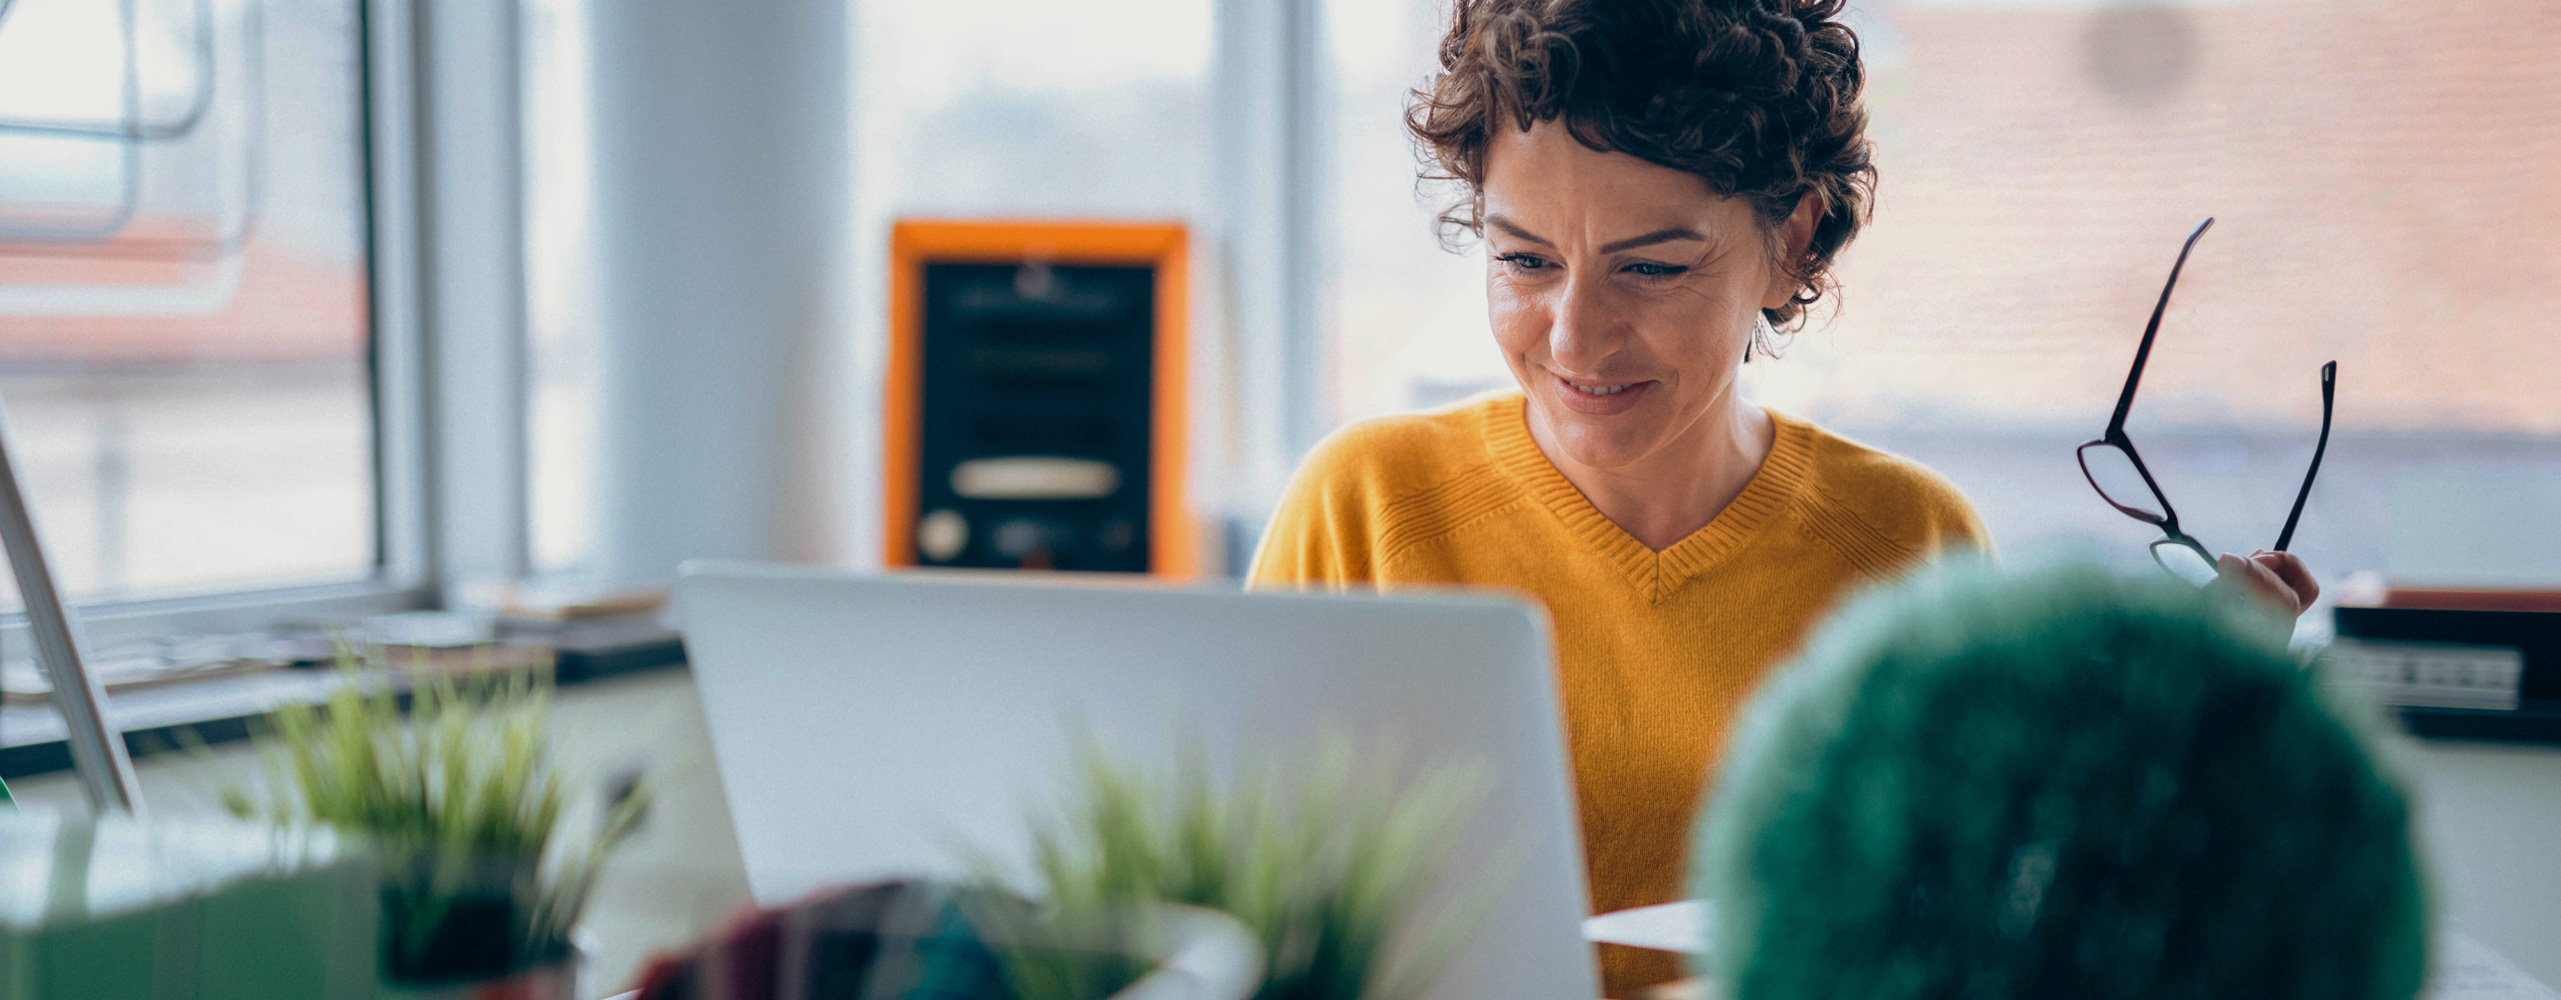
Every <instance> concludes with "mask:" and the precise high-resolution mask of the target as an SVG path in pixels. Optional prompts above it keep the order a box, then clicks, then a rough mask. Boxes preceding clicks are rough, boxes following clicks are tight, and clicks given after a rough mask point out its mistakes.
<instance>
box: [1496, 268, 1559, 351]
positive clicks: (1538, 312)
mask: <svg viewBox="0 0 2561 1000" xmlns="http://www.w3.org/2000/svg"><path fill="white" fill-rule="evenodd" d="M1485 313H1486V318H1487V319H1488V320H1489V321H1490V322H1491V325H1492V326H1493V328H1494V343H1495V344H1496V345H1498V346H1500V347H1501V348H1502V349H1503V353H1504V354H1505V355H1506V356H1510V355H1519V354H1525V353H1530V352H1532V351H1535V350H1537V349H1538V348H1540V347H1542V346H1543V345H1545V344H1546V343H1547V330H1548V327H1549V326H1550V323H1549V322H1548V312H1547V304H1546V302H1545V301H1544V300H1542V299H1541V298H1540V297H1539V296H1538V295H1537V294H1535V293H1533V292H1531V291H1529V290H1527V289H1523V288H1519V287H1516V286H1514V285H1512V284H1510V283H1508V282H1505V281H1502V280H1500V279H1497V280H1493V281H1489V282H1486V284H1485Z"/></svg>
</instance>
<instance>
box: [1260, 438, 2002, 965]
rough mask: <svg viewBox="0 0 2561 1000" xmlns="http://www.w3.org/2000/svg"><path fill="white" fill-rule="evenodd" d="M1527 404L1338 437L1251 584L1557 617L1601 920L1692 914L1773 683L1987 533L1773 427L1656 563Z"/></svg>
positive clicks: (1900, 477) (1907, 474) (1905, 487)
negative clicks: (1751, 717)
mask: <svg viewBox="0 0 2561 1000" xmlns="http://www.w3.org/2000/svg"><path fill="white" fill-rule="evenodd" d="M1525 407H1526V401H1525V400H1523V399H1522V397H1521V396H1520V394H1519V393H1504V394H1499V395H1494V396H1488V397H1482V398H1479V399H1476V400H1472V401H1470V402H1467V403H1462V404H1460V405H1458V406H1455V407H1451V408H1448V409H1443V410H1438V411H1434V412H1430V413H1422V414H1413V415H1406V416H1396V417H1387V418H1382V419H1378V420H1371V421H1366V422H1363V423H1359V424H1356V425H1353V426H1351V427H1348V428H1345V429H1343V430H1342V431H1341V432H1339V433H1336V434H1335V435H1334V436H1333V437H1331V438H1329V439H1327V440H1326V441H1325V442H1324V443H1323V444H1322V445H1319V446H1318V447H1317V449H1316V452H1315V454H1313V455H1310V456H1309V457H1308V459H1307V462H1306V464H1304V465H1303V466H1301V467H1300V468H1299V470H1298V475H1297V477H1296V479H1295V480H1293V481H1292V482H1291V484H1290V487H1289V491H1288V494H1287V495H1286V496H1285V497H1284V498H1283V499H1282V501H1281V506H1280V509H1279V511H1278V512H1277V513H1275V514H1274V515H1273V517H1272V523H1271V527H1270V529H1269V530H1268V531H1266V532H1265V533H1264V535H1263V541H1262V546H1261V548H1260V550H1259V551H1257V552H1256V553H1255V556H1254V566H1253V570H1252V576H1251V582H1252V584H1253V585H1255V586H1260V587H1276V586H1292V585H1297V586H1315V585H1321V586H1331V587H1337V588H1340V587H1350V586H1378V587H1382V588H1393V587H1395V586H1397V585H1400V584H1435V585H1447V584H1467V585H1472V586H1487V587H1500V588H1506V589H1510V590H1514V591H1518V592H1520V593H1522V594H1525V595H1528V596H1529V597H1532V598H1534V599H1536V600H1537V601H1538V602H1540V603H1541V604H1544V605H1545V606H1546V607H1547V611H1548V615H1549V617H1550V618H1551V619H1552V620H1553V622H1554V627H1555V633H1556V662H1557V670H1558V672H1559V675H1560V679H1559V686H1560V690H1561V691H1562V692H1563V697H1564V702H1565V730H1566V739H1567V742H1568V743H1569V744H1570V745H1571V751H1572V755H1573V772H1574V780H1575V785H1576V788H1575V791H1576V795H1577V798H1578V800H1579V803H1580V807H1581V811H1582V824H1583V840H1584V852H1585V863H1586V864H1587V866H1588V871H1589V874H1590V879H1591V894H1592V899H1591V903H1592V908H1593V910H1594V911H1595V912H1606V911H1610V910H1619V909H1625V908H1627V907H1631V906H1646V905H1650V904H1654V903H1663V902H1670V901H1672V900H1676V899H1680V898H1682V897H1683V896H1684V895H1685V892H1684V885H1683V881H1684V875H1683V859H1684V856H1685V853H1686V848H1687V846H1688V843H1689V835H1690V823H1691V819H1692V817H1693V814H1694V812H1695V811H1696V809H1697V807H1698V804H1699V802H1700V801H1701V799H1700V792H1701V790H1702V788H1703V787H1704V786H1705V784H1706V781H1707V777H1708V774H1709V771H1710V768H1711V767H1712V766H1713V764H1714V762H1715V760H1716V758H1717V754H1718V752H1719V750H1720V748H1721V746H1722V745H1723V742H1724V739H1725V730H1726V723H1727V721H1728V720H1729V719H1731V718H1732V716H1733V715H1734V713H1735V711H1736V710H1737V709H1738V708H1739V707H1740V706H1741V705H1742V703H1743V700H1744V699H1745V698H1746V697H1747V696H1748V695H1749V694H1750V693H1751V691H1752V689H1753V687H1754V685H1756V684H1758V683H1759V682H1760V680H1761V677H1762V675H1763V674H1765V673H1767V672H1768V670H1769V669H1770V667H1771V666H1772V665H1774V664H1776V663H1777V662H1779V661H1780V660H1782V659H1784V658H1785V657H1786V656H1788V655H1789V654H1790V653H1792V652H1794V651H1795V649H1796V647H1797V645H1798V643H1799V642H1800V641H1801V640H1802V639H1803V638H1804V637H1805V635H1806V633H1807V632H1808V631H1809V630H1810V629H1811V628H1812V626H1813V625H1814V624H1815V623H1816V622H1817V621H1819V620H1820V619H1821V618H1822V617H1823V615H1824V614H1825V612H1827V611H1828V610H1829V609H1830V608H1831V607H1832V606H1833V605H1834V604H1835V603H1837V602H1838V601H1839V600H1840V598H1841V597H1842V596H1843V595H1844V594H1845V593H1846V592H1847V591H1850V590H1853V589H1855V588H1857V587H1859V586H1861V585H1862V584H1865V583H1868V582H1871V581H1875V580H1880V579H1884V578H1887V577H1890V576H1893V575H1895V574H1897V573H1899V572H1900V571H1902V570H1903V569H1904V568H1906V567H1908V566H1909V565H1911V564H1912V563H1914V562H1916V561H1918V560H1921V559H1924V558H1926V557H1928V556H1930V555H1931V554H1933V553H1935V552H1937V551H1939V550H1941V549H1945V548H1948V547H1951V546H1956V547H1966V548H1979V547H1982V546H1983V544H1984V542H1983V538H1984V534H1983V526H1982V523H1981V522H1980V521H1979V520H1977V519H1976V517H1975V514H1974V510H1973V508H1972V507H1971V506H1969V505H1968V504H1967V503H1966V502H1965V498H1964V496H1963V495H1961V494H1959V493H1958V492H1957V491H1956V488H1955V487H1954V486H1952V485H1950V484H1949V483H1948V482H1947V481H1946V480H1944V479H1941V478H1939V476H1938V475H1937V474H1935V473H1932V472H1931V471H1929V470H1928V469H1926V468H1923V467H1922V466H1920V465H1918V464H1916V463H1914V462H1911V461H1909V460H1906V459H1902V458H1898V457H1895V456H1893V455H1889V454H1886V453H1884V452H1881V451H1877V450H1875V449H1872V448H1868V447H1866V446H1863V445H1860V444H1857V443H1855V442H1852V441H1849V440H1846V439H1843V438H1840V437H1837V436H1834V435H1832V434H1830V433H1827V432H1825V431H1823V430H1821V429H1819V428H1816V427H1814V426H1813V425H1811V424H1808V423H1805V422H1804V421H1801V420H1797V419H1794V418H1792V417H1787V416H1783V415H1781V414H1778V413H1772V414H1771V415H1770V416H1771V419H1772V420H1774V421H1775V422H1776V423H1777V425H1778V433H1777V438H1776V441H1775V442H1774V443H1773V445H1772V446H1771V448H1770V455H1769V458H1768V459H1767V460H1766V461H1765V462H1763V463H1762V465H1761V469H1760V472H1759V473H1758V474H1757V475H1755V476H1754V477H1753V478H1752V481H1751V483H1750V484H1749V485H1747V486H1746V487H1744V490H1743V492H1742V494H1741V495H1740V496H1738V497H1736V498H1735V499H1734V502H1733V503H1732V504H1731V505H1730V506H1728V507H1727V508H1726V509H1725V510H1724V512H1723V513H1720V514H1718V515H1717V517H1716V519H1715V520H1714V521H1713V522H1710V523H1709V524H1708V525H1707V527H1705V528H1702V529H1700V530H1699V531H1698V533H1697V534H1694V535H1691V536H1690V537H1688V538H1685V539H1682V540H1681V541H1680V542H1679V543H1678V544H1675V545H1673V546H1672V547H1671V548H1668V549H1665V550H1663V551H1661V552H1655V551H1653V550H1651V549H1648V548H1647V547H1646V546H1645V544H1644V543H1642V542H1639V541H1637V540H1636V539H1635V538H1634V537H1632V536H1630V535H1628V534H1627V533H1626V532H1625V531H1622V530H1620V529H1619V527H1618V526H1617V525H1616V524H1614V523H1612V522H1611V521H1610V520H1609V519H1608V518H1607V517H1605V516H1603V515H1602V514H1601V512H1600V511H1599V510H1597V509H1595V508H1593V506H1592V505H1591V503H1590V502H1589V501H1586V500H1585V499H1584V498H1583V495H1582V493H1581V492H1579V491H1577V490H1576V489H1575V488H1574V485H1573V484H1572V483H1570V482H1567V481H1566V479H1565V476H1564V474H1563V473H1560V472H1558V471H1557V470H1556V467H1555V466H1554V465H1552V464H1550V463H1549V462H1548V460H1547V457H1546V455H1545V454H1543V453H1542V452H1540V451H1539V449H1538V445H1537V444H1536V443H1535V442H1534V441H1532V440H1531V439H1530V434H1529V426H1528V424H1527V423H1526V421H1525V419H1524V412H1523V411H1524V409H1525ZM1602 962H1603V970H1604V979H1605V980H1606V989H1608V990H1609V995H1611V996H1623V995H1628V994H1629V993H1631V992H1632V991H1633V990H1634V989H1635V988H1637V987H1641V986H1644V985H1647V984H1650V983H1654V982H1659V981H1662V980H1664V979H1669V978H1672V977H1673V976H1674V975H1676V974H1677V973H1678V969H1677V966H1676V965H1675V964H1674V962H1673V960H1672V959H1671V957H1670V956H1669V955H1665V954H1663V953H1659V952H1637V951H1634V950H1630V949H1617V948H1607V949H1604V950H1603V954H1602Z"/></svg>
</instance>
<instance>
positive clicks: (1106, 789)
mask: <svg viewBox="0 0 2561 1000" xmlns="http://www.w3.org/2000/svg"><path fill="white" fill-rule="evenodd" d="M1393 757H1394V755H1392V754H1372V755H1369V756H1367V757H1364V756H1363V755H1362V754H1360V753H1357V752H1355V750H1354V749H1353V747H1352V746H1351V745H1350V744H1348V743H1346V742H1344V741H1341V740H1334V741H1328V742H1326V743H1325V744H1323V745H1322V746H1321V747H1320V748H1319V749H1318V750H1317V751H1316V752H1315V753H1313V754H1312V755H1310V757H1309V759H1308V760H1306V761H1305V762H1304V766H1302V767H1300V768H1296V769H1293V770H1291V771H1283V770H1281V769H1279V768H1275V767H1270V766H1263V767H1249V768H1243V769H1240V773H1239V775H1238V777H1237V779H1236V780H1235V781H1233V782H1230V783H1226V784H1224V785H1223V786H1222V784H1221V783H1220V782H1218V781H1217V780H1215V779H1214V778H1213V777H1212V775H1211V773H1210V768H1209V767H1208V766H1207V765H1206V764H1205V763H1203V761H1202V757H1201V755H1199V754H1197V753H1195V754H1193V755H1191V756H1190V757H1189V758H1187V759H1186V761H1185V762H1184V763H1183V764H1182V765H1181V766H1180V767H1179V768H1177V769H1175V770H1174V772H1173V773H1171V774H1163V773H1155V774H1151V773H1145V772H1140V771H1134V770H1128V769H1124V768H1121V767H1118V766H1115V765H1114V764H1112V763H1111V762H1110V761H1109V760H1107V759H1105V758H1104V757H1103V756H1102V754H1101V753H1100V752H1098V751H1096V750H1093V749H1091V748H1089V749H1088V750H1087V751H1086V752H1085V754H1084V755H1083V761H1082V766H1081V768H1080V770H1079V774H1078V779H1079V784H1078V787H1077V789H1076V791H1075V792H1074V793H1073V794H1071V796H1070V797H1069V800H1068V801H1069V806H1068V808H1067V810H1066V811H1065V812H1064V813H1063V814H1061V815H1055V816H1051V817H1046V818H1044V819H1040V820H1036V821H1035V822H1034V826H1033V834H1032V869H1033V870H1032V875H1033V885H1032V888H1033V890H1034V892H1035V894H1037V895H1039V896H1041V897H1042V898H1043V899H1044V901H1045V902H1046V903H1047V904H1048V911H1047V912H1048V913H1049V914H1050V919H1051V920H1052V921H1053V922H1054V923H1055V924H1056V925H1058V926H1062V927H1065V928H1068V929H1069V930H1070V932H1071V933H1070V936H1071V937H1075V938H1080V939H1086V940H1091V939H1094V938H1097V937H1115V936H1116V937H1118V938H1120V939H1124V940H1127V939H1132V938H1133V937H1137V938H1143V937H1146V936H1148V935H1150V934H1152V933H1153V931H1152V929H1151V928H1149V927H1147V926H1146V925H1145V924H1144V919H1145V918H1144V911H1143V909H1141V908H1139V907H1136V906H1133V904H1140V903H1144V902H1148V901H1164V902H1173V903H1185V904H1191V905H1195V906H1202V907H1207V908H1210V909H1216V910H1223V911H1226V912H1227V913H1230V914H1233V915H1234V916H1236V917H1237V918H1238V919H1239V920H1241V921H1242V922H1243V923H1244V924H1245V925H1246V926H1247V927H1249V928H1251V929H1252V930H1253V931H1254V933H1255V935H1256V937H1258V938H1260V939H1261V942H1262V944H1263V948H1264V951H1265V957H1266V962H1267V968H1266V971H1265V974H1264V982H1263V985H1262V987H1261V989H1259V990H1258V991H1257V992H1256V993H1255V996H1256V997H1257V1000H1402V998H1405V997H1409V996H1412V995H1413V994H1415V993H1416V992H1418V991H1419V990H1420V989H1421V988H1422V986H1423V985H1424V984H1425V983H1426V982H1428V980H1429V979H1430V977H1431V976H1432V975H1433V974H1434V973H1435V972H1437V971H1438V969H1439V967H1440V966H1441V965H1442V964H1443V963H1444V962H1445V960H1446V959H1447V958H1448V956H1449V954H1450V952H1451V951H1452V950H1453V949H1454V948H1455V947H1456V945H1457V944H1458V942H1459V940H1460V939H1461V937H1462V936H1463V935H1464V933H1465V931H1466V930H1467V927H1468V923H1467V921H1466V920H1465V919H1464V916H1463V915H1464V914H1465V913H1466V912H1468V910H1469V909H1470V908H1469V907H1467V906H1465V905H1463V904H1461V903H1458V902H1455V901H1449V900H1443V902H1444V903H1446V904H1447V905H1445V906H1444V907H1442V908H1440V909H1438V910H1436V911H1434V912H1429V913H1427V912H1426V911H1425V905H1426V903H1427V902H1430V901H1431V896H1432V894H1433V893H1434V891H1435V890H1436V889H1438V888H1439V887H1440V879H1441V875H1442V868H1443V864H1444V861H1445V859H1446V858H1447V857H1448V855H1449V848H1450V846H1451V844H1452V842H1453V841H1454V840H1455V839H1456V837H1457V835H1458V832H1459V830H1460V827H1461V825H1462V823H1463V821H1464V820H1466V819H1467V818H1469V817H1470V816H1471V815H1472V814H1473V813H1474V812H1475V809H1476V805H1477V803H1478V802H1479V801H1480V800H1481V799H1482V797H1483V792H1484V786H1485V783H1484V780H1483V778H1482V775H1481V774H1480V773H1479V772H1477V771H1475V770H1473V769H1469V768H1464V767H1456V766H1440V767H1435V768H1430V769H1426V770H1425V771H1424V772H1423V773H1422V774H1421V775H1420V776H1419V777H1418V778H1417V779H1416V780H1413V781H1411V782H1404V781H1400V780H1398V778H1397V777H1396V775H1397V774H1398V773H1399V772H1400V768H1399V767H1397V766H1396V761H1395V760H1393V759H1392V758H1393ZM1498 881H1499V880H1494V881H1489V882H1486V883H1480V884H1479V885H1478V886H1476V887H1475V888H1476V889H1478V890H1485V889H1490V888H1493V887H1494V886H1495V884H1496V882H1498ZM1098 927H1099V928H1104V929H1105V930H1104V931H1103V932H1100V933H1098V932H1097V931H1096V930H1095V928H1098ZM1008 960H1009V961H1008V973H1009V978H1010V980H1011V983H1012V985H1013V987H1014V988H1015V990H1016V992H1017V993H1018V994H1019V995H1021V996H1022V997H1023V998H1024V1000H1070V998H1076V1000H1083V998H1093V997H1101V996H1104V995H1107V994H1108V993H1109V992H1111V991H1112V990H1114V989H1117V988H1119V987H1120V986H1122V985H1125V984H1126V983H1128V982H1129V981H1130V980H1131V979H1133V978H1135V977H1136V975H1137V974H1138V973H1139V972H1141V971H1143V968H1142V967H1141V966H1140V965H1139V964H1137V963H1135V962H1133V961H1132V960H1130V959H1127V958H1117V957H1110V956H1097V955H1092V954H1085V953H1067V952H1061V951H1057V950H1049V951H1041V950H1033V949H1015V950H1014V951H1013V952H1011V953H1009V955H1008Z"/></svg>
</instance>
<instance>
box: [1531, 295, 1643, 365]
mask: <svg viewBox="0 0 2561 1000" xmlns="http://www.w3.org/2000/svg"><path fill="white" fill-rule="evenodd" d="M1551 316H1552V317H1553V318H1552V319H1551V320H1550V321H1549V323H1548V327H1547V355H1548V358H1549V360H1551V361H1553V362H1555V364H1556V367H1557V368H1558V370H1559V371H1558V373H1559V374H1563V375H1579V376H1584V377H1591V378H1597V377H1600V376H1602V375H1603V374H1604V372H1603V371H1602V368H1603V366H1604V365H1606V364H1607V363H1608V361H1609V359H1610V356H1611V355H1615V354H1617V353H1618V352H1619V349H1620V348H1621V347H1623V346H1624V345H1625V344H1626V341H1627V333H1626V329H1625V324H1624V322H1623V321H1622V319H1621V317H1619V316H1618V314H1617V310H1616V309H1615V308H1613V306H1612V303H1611V302H1610V301H1609V296H1608V292H1607V289H1606V288H1605V287H1604V286H1603V283H1602V282H1599V281H1593V280H1587V279H1585V278H1582V277H1580V276H1576V277H1572V278H1569V279H1568V280H1567V281H1566V282H1565V287H1564V288H1563V289H1561V290H1560V291H1558V293H1557V302H1556V306H1555V308H1554V309H1553V310H1552V312H1551Z"/></svg>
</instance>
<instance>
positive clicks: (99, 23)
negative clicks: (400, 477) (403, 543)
mask: <svg viewBox="0 0 2561 1000" xmlns="http://www.w3.org/2000/svg"><path fill="white" fill-rule="evenodd" d="M364 37H365V36H364V31H363V21H362V18H361V16H360V7H359V3H358V2H356V0H130V2H126V3H100V2H96V0H15V2H14V3H11V2H0V403H5V405H6V408H7V412H8V417H9V420H10V423H11V425H12V430H13V432H14V440H13V444H14V446H15V447H16V449H17V450H16V459H17V461H18V465H19V469H20V472H21V475H22V477H23V479H24V485H25V488H26V491H27V493H28V496H29V499H30V500H31V502H32V503H33V504H34V506H35V508H36V518H37V522H38V524H39V526H40V528H41V529H42V531H43V532H44V535H45V539H46V543H47V550H48V551H47V554H48V556H49V557H50V559H51V562H52V564H53V567H54V569H55V571H56V573H57V575H58V577H59V579H60V581H61V583H62V585H63V587H64V589H65V591H66V592H67V593H68V595H69V596H70V597H72V598H73V599H74V600H79V601H84V602H92V603H94V602H100V601H115V600H122V599H133V598H146V597H161V596H172V595H182V594H191V593H206V592H213V591H240V590H248V589H259V588H273V587H282V586H289V585H300V584H314V583H342V582H350V581H365V580H369V579H372V578H374V577H375V576H376V575H377V571H378V568H379V566H380V563H381V555H380V554H381V552H382V551H383V545H382V527H381V523H380V518H379V516H378V514H377V511H378V510H379V509H380V507H381V505H380V503H378V498H377V491H378V485H377V478H376V474H375V469H376V454H375V451H376V449H375V442H376V431H375V420H374V393H373V377H372V369H371V365H370V362H369V356H370V348H371V346H372V341H371V331H372V324H371V321H370V310H371V308H372V304H371V294H370V289H371V284H370V277H369V240H370V224H369V215H368V210H369V204H370V203H369V200H368V196H367V187H366V182H367V179H366V141H367V136H366V132H365V106H364V95H365V86H364V60H363V51H364V48H363V45H364ZM15 599H16V598H15V596H14V590H12V591H11V596H10V598H9V600H10V601H12V602H14V601H15Z"/></svg>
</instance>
